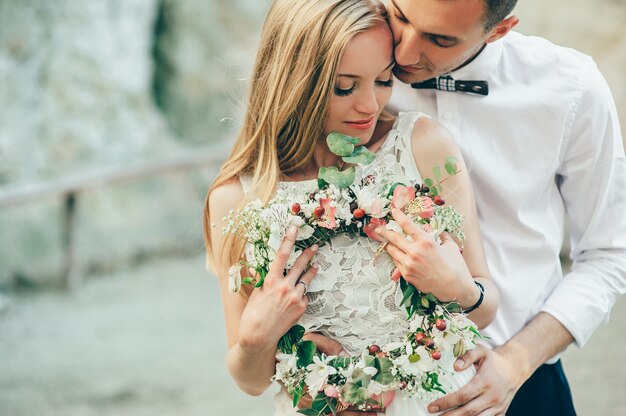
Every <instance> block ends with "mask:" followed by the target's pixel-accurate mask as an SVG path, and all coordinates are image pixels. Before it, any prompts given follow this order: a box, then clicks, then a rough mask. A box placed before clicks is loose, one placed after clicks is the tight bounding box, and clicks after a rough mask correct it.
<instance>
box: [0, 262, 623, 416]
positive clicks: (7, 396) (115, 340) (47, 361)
mask: <svg viewBox="0 0 626 416" xmlns="http://www.w3.org/2000/svg"><path fill="white" fill-rule="evenodd" d="M222 314H223V312H222V307H221V300H220V295H219V289H218V285H217V281H216V279H215V278H214V277H213V276H211V275H209V274H208V273H206V272H205V271H204V257H203V256H201V255H200V256H193V257H190V258H180V259H169V260H157V261H154V262H153V263H151V264H147V265H144V266H142V267H139V268H135V269H131V270H122V271H118V272H116V273H114V274H111V275H107V276H104V277H103V276H99V277H97V278H92V279H88V280H87V282H86V284H85V286H84V287H83V288H82V289H81V290H79V291H78V292H75V293H73V294H63V293H50V292H48V293H40V294H35V295H28V296H23V295H22V296H15V297H14V298H13V302H12V307H11V308H10V309H8V310H7V311H6V312H5V313H3V314H0V357H2V359H0V414H1V415H3V416H4V415H6V416H92V415H93V416H96V415H98V416H118V415H133V416H144V415H145V416H171V415H185V416H214V415H215V416H217V415H225V416H226V415H236V416H270V415H272V414H273V412H272V394H273V393H274V391H275V389H270V390H268V391H267V392H266V393H265V394H263V396H261V397H250V396H247V395H245V394H244V393H242V392H241V391H239V390H238V389H237V387H236V386H235V384H234V382H233V381H232V379H231V378H230V376H229V375H228V373H227V371H226V368H225V365H224V357H225V354H226V336H225V332H224V323H223V315H222ZM624 334H626V299H621V300H620V301H619V302H618V303H617V305H616V306H615V309H614V311H613V314H612V317H611V321H610V323H609V325H608V326H606V327H603V328H601V329H600V330H598V331H597V333H596V334H595V335H594V337H593V338H592V339H591V340H590V341H589V343H588V344H587V345H586V346H585V348H584V349H582V350H578V349H575V348H570V349H569V350H568V351H567V353H566V354H565V356H564V359H563V360H564V367H565V371H566V373H567V375H568V377H569V380H570V383H571V387H572V391H573V395H574V401H575V403H576V408H577V411H578V414H580V415H601V416H622V415H624V414H626V396H625V395H624V394H623V392H624V391H626V367H625V364H624V360H623V358H622V355H623V354H622V353H623V348H622V345H623V343H624V341H625V340H624ZM555 416H556V415H555Z"/></svg>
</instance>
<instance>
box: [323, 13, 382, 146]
mask: <svg viewBox="0 0 626 416" xmlns="http://www.w3.org/2000/svg"><path fill="white" fill-rule="evenodd" d="M392 67H393V37H392V35H391V30H390V29H389V27H388V26H387V25H386V24H380V25H378V26H376V27H375V28H372V29H369V30H367V31H365V32H362V33H359V34H357V35H356V36H355V37H354V38H352V39H351V40H350V41H349V42H348V44H347V45H346V49H345V50H344V53H343V56H342V58H341V62H340V63H339V68H338V72H337V82H336V84H335V87H334V92H333V94H332V95H331V98H330V107H329V111H328V118H327V120H326V126H325V134H328V133H330V132H332V131H336V132H339V133H343V134H346V135H348V136H353V137H357V138H359V139H360V144H361V145H364V144H367V142H369V140H370V139H371V137H372V133H373V132H374V127H376V121H377V120H378V116H379V115H380V112H381V111H382V109H383V107H384V106H385V105H386V104H387V102H388V101H389V97H390V96H391V84H392V82H393V81H392V73H391V68H392Z"/></svg>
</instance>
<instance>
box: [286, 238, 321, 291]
mask: <svg viewBox="0 0 626 416" xmlns="http://www.w3.org/2000/svg"><path fill="white" fill-rule="evenodd" d="M317 249H318V246H317V244H314V245H313V246H311V247H309V248H307V249H306V250H304V251H303V252H302V253H301V254H300V256H298V258H297V259H296V261H295V262H294V263H293V266H292V267H291V269H290V270H289V273H287V276H286V277H287V278H288V279H289V280H291V282H292V283H293V284H294V285H295V284H296V282H297V281H298V279H299V278H300V275H301V274H302V272H304V269H306V266H307V265H308V264H309V262H310V261H311V259H312V258H313V256H314V255H315V253H316V252H317ZM309 269H310V268H309ZM311 279H313V276H311ZM305 283H306V284H307V285H308V284H309V283H310V280H309V281H307V282H305Z"/></svg>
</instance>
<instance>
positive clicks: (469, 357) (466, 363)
mask: <svg viewBox="0 0 626 416" xmlns="http://www.w3.org/2000/svg"><path fill="white" fill-rule="evenodd" d="M487 352H488V350H487V349H486V348H485V347H483V346H482V345H478V346H477V347H476V348H474V349H473V350H469V351H467V352H466V353H465V354H463V355H462V356H460V357H459V358H458V359H457V360H456V361H455V362H454V369H455V370H456V371H463V370H467V369H468V368H470V367H471V366H472V365H474V364H477V363H478V362H480V361H481V360H482V359H483V358H485V355H487Z"/></svg>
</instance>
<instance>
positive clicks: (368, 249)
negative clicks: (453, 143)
mask: <svg viewBox="0 0 626 416" xmlns="http://www.w3.org/2000/svg"><path fill="white" fill-rule="evenodd" d="M424 116H425V115H424V114H421V113H414V112H411V113H401V114H400V116H399V118H398V120H397V121H396V123H395V125H394V127H393V129H392V130H391V131H390V132H389V135H388V137H387V139H386V141H385V142H384V143H383V145H382V147H381V148H380V150H379V151H378V153H377V154H376V159H375V160H374V162H373V163H372V165H369V166H368V167H367V170H368V171H370V170H371V169H372V168H373V169H375V168H376V165H378V166H379V167H380V166H384V168H385V169H388V170H392V171H393V172H394V173H395V174H397V175H399V176H401V177H405V178H406V180H407V181H408V180H411V179H413V180H420V175H419V172H418V170H417V167H416V166H415V160H414V158H413V154H412V150H411V132H412V130H413V125H414V124H415V122H416V121H417V120H418V119H419V118H420V117H424ZM363 174H364V172H363V171H362V170H360V169H357V180H358V177H359V176H358V175H363ZM420 182H421V180H420ZM279 186H280V187H290V186H297V187H310V188H311V191H313V190H314V189H315V188H316V186H317V182H316V181H315V180H312V181H301V182H281V183H280V184H279ZM378 246H379V243H377V242H376V241H373V240H371V239H369V238H366V237H350V236H347V235H345V234H342V235H339V236H336V237H334V238H333V239H332V240H331V241H330V242H329V243H327V244H326V245H324V246H323V247H321V248H320V250H319V252H318V254H317V256H316V259H317V262H318V263H319V266H320V269H319V271H318V273H317V276H316V277H315V278H314V279H313V282H312V283H311V285H310V287H309V291H308V293H307V296H308V299H309V304H308V307H307V309H306V312H305V314H304V316H303V317H302V318H301V319H300V321H299V323H300V324H301V325H302V326H304V328H306V331H307V332H319V333H321V334H323V335H325V336H327V337H330V338H333V339H335V340H337V341H339V342H340V343H341V344H342V345H343V346H344V348H345V350H346V351H347V352H348V353H350V354H354V355H356V354H360V353H361V352H362V351H363V350H364V349H365V348H367V347H368V346H369V345H371V344H378V345H384V344H387V343H389V342H392V341H401V340H403V339H404V336H405V335H406V332H407V331H408V322H407V320H406V311H405V310H404V308H403V309H400V308H398V306H397V305H398V304H399V303H400V301H401V299H402V296H401V291H400V289H399V285H398V284H397V283H395V282H393V281H392V280H391V279H390V278H389V276H390V273H391V271H392V269H393V267H394V266H393V263H392V262H391V259H390V258H389V256H388V255H387V254H386V253H383V254H380V255H378V256H376V255H375V254H376V250H377V248H378ZM473 374H474V370H473V369H470V370H468V371H466V372H463V373H457V374H456V375H455V376H452V377H444V378H445V380H444V379H442V380H440V381H442V382H443V383H442V384H444V386H446V387H447V389H448V391H450V390H457V389H458V388H459V387H460V386H462V385H464V384H465V383H467V382H468V381H469V379H470V378H471V377H472V376H473ZM427 405H428V403H424V402H422V401H421V400H419V399H417V398H411V399H404V398H402V397H401V395H397V396H396V399H395V400H394V401H393V403H392V404H391V405H390V407H388V408H387V411H386V415H388V416H409V415H410V416H419V415H429V413H428V412H427V411H426V406H427ZM275 406H276V412H275V415H276V416H288V415H289V416H292V415H293V416H296V415H298V413H297V412H296V410H294V409H293V407H292V404H291V398H290V397H289V396H288V395H287V393H286V392H285V391H284V390H281V391H280V392H279V393H278V394H277V395H276V397H275Z"/></svg>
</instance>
